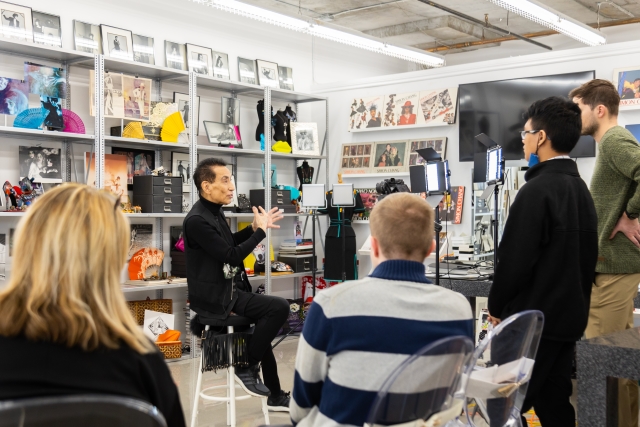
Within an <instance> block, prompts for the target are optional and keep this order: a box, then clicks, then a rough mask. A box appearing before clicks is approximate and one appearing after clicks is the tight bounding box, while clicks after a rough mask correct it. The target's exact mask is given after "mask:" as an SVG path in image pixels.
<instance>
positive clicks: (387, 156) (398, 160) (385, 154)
mask: <svg viewBox="0 0 640 427" xmlns="http://www.w3.org/2000/svg"><path fill="white" fill-rule="evenodd" d="M408 148H409V147H408V142H407V141H388V142H376V143H375V147H374V150H373V159H372V160H371V161H372V165H371V167H372V169H373V172H374V173H397V172H406V171H408V170H409V166H408V165H407V158H408V157H409V156H408V154H409V153H408V151H409V150H408Z"/></svg>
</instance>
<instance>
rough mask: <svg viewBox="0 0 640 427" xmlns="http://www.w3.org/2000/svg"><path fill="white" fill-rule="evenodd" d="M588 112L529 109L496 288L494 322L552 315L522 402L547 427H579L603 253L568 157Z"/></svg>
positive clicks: (549, 105) (546, 104)
mask: <svg viewBox="0 0 640 427" xmlns="http://www.w3.org/2000/svg"><path fill="white" fill-rule="evenodd" d="M580 114H581V113H580V109H579V108H577V107H576V105H575V104H574V103H573V102H571V101H569V100H565V99H563V98H559V97H551V98H547V99H544V100H541V101H537V102H534V103H533V104H532V105H531V107H529V110H528V111H527V112H526V113H525V114H524V119H525V120H526V123H525V125H524V131H522V144H523V146H524V154H525V158H526V159H527V160H528V161H529V165H530V169H529V170H528V171H527V173H526V174H525V179H526V181H527V183H526V185H524V186H523V187H522V188H521V189H520V190H519V192H518V195H517V196H516V198H515V200H514V202H513V205H512V206H511V210H510V211H509V216H508V218H507V222H506V224H505V228H504V233H503V236H502V241H501V242H500V246H499V248H498V265H497V266H496V269H495V277H494V281H493V286H492V287H491V291H490V293H489V313H490V315H491V318H492V321H493V323H494V325H495V324H498V323H499V322H500V319H505V318H507V317H508V316H511V315H512V314H515V313H518V312H521V311H524V310H540V311H542V312H543V313H544V329H543V332H542V339H541V341H540V345H539V347H538V353H537V356H536V363H535V365H534V368H533V374H532V377H531V380H530V383H529V388H528V391H527V397H526V399H525V401H524V404H523V406H522V413H525V412H527V411H528V410H529V409H531V407H533V408H534V409H535V411H536V414H537V415H538V417H539V418H540V422H541V424H542V426H543V427H554V426H562V427H574V426H575V411H574V409H573V407H572V406H571V403H570V402H569V397H570V396H571V393H572V384H571V363H572V360H573V352H574V348H575V343H576V341H578V340H579V339H580V338H581V337H582V334H583V332H584V330H585V328H586V326H587V319H588V316H589V300H590V297H591V285H592V283H593V279H594V275H595V265H596V261H597V257H598V234H597V231H598V223H597V217H596V210H595V206H594V203H593V199H592V198H591V194H590V192H589V189H588V188H587V185H586V184H585V182H584V181H583V180H582V179H581V178H580V174H579V173H578V167H577V166H576V164H575V162H573V161H572V160H571V159H570V158H569V156H568V154H569V152H571V150H572V149H573V147H574V146H575V145H576V143H577V142H578V139H579V138H580V133H581V129H582V120H581V118H580ZM538 159H539V163H537V164H536V161H537V160H538ZM524 425H526V424H524Z"/></svg>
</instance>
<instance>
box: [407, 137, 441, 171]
mask: <svg viewBox="0 0 640 427" xmlns="http://www.w3.org/2000/svg"><path fill="white" fill-rule="evenodd" d="M423 148H433V149H434V150H435V151H436V153H438V154H439V155H440V157H442V160H446V159H447V137H446V136H436V137H432V138H428V139H420V140H414V139H410V140H409V166H416V165H423V164H425V163H426V160H425V159H423V158H422V156H420V155H419V154H418V153H417V151H416V150H421V149H423Z"/></svg>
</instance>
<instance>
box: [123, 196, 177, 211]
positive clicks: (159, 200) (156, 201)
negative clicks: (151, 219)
mask: <svg viewBox="0 0 640 427" xmlns="http://www.w3.org/2000/svg"><path fill="white" fill-rule="evenodd" d="M133 205H134V206H140V207H141V208H142V213H180V212H182V195H166V196H163V195H160V196H154V195H151V194H143V195H139V194H136V193H133Z"/></svg>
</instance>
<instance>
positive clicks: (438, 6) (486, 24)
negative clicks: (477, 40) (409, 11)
mask: <svg viewBox="0 0 640 427" xmlns="http://www.w3.org/2000/svg"><path fill="white" fill-rule="evenodd" d="M418 1H419V2H421V3H424V4H427V5H429V6H431V7H435V8H436V9H440V10H444V11H445V12H447V13H450V14H452V15H455V16H458V17H460V18H462V19H466V20H467V21H471V22H473V23H475V24H479V25H482V26H483V27H485V28H491V29H492V30H496V31H498V32H500V33H502V34H506V35H509V36H513V37H515V38H517V39H520V40H523V41H526V42H528V43H531V44H534V45H536V46H538V47H541V48H543V49H547V50H553V49H552V48H551V47H549V46H547V45H546V44H542V43H538V42H537V41H535V40H531V39H529V38H527V37H524V36H521V35H520V34H516V33H512V32H511V31H508V30H505V29H503V28H500V27H496V26H495V25H493V24H490V23H489V22H488V21H487V22H484V21H481V20H479V19H476V18H474V17H473V16H469V15H465V14H464V13H462V12H458V11H457V10H453V9H451V8H448V7H446V6H442V5H441V4H438V3H434V2H432V1H431V0H418Z"/></svg>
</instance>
